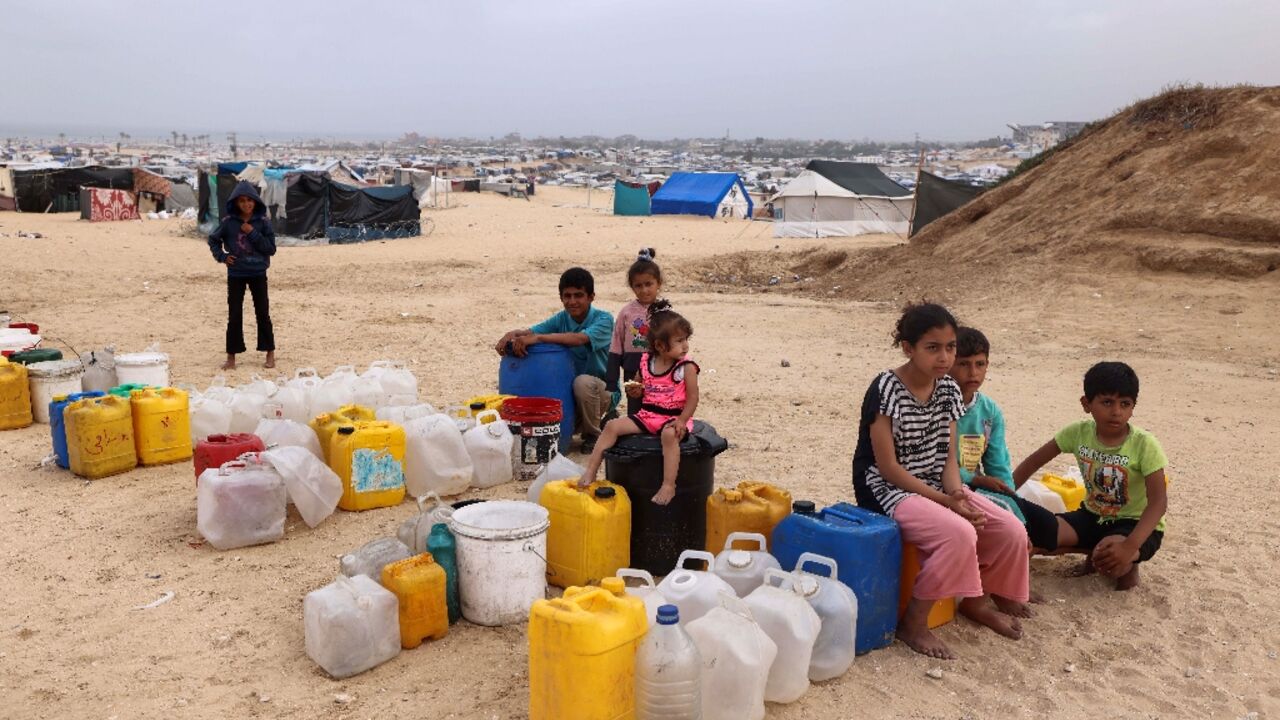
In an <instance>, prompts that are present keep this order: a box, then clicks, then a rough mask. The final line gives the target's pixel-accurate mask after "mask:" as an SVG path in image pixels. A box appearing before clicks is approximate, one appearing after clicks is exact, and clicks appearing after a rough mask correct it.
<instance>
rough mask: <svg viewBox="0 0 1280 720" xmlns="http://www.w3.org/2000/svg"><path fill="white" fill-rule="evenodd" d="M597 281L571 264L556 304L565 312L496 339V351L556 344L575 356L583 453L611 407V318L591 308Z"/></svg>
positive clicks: (520, 350) (522, 350) (576, 403)
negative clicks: (607, 375)
mask: <svg viewBox="0 0 1280 720" xmlns="http://www.w3.org/2000/svg"><path fill="white" fill-rule="evenodd" d="M595 299H596V281H595V278H594V277H592V276H591V273H590V272H589V271H588V270H586V269H584V268H580V267H572V268H569V269H568V270H565V271H564V273H563V274H561V275H560V304H561V305H563V306H564V310H561V311H560V312H558V313H556V314H555V315H552V316H551V317H549V318H547V319H546V320H543V321H542V322H540V323H538V324H537V325H534V326H533V327H530V328H527V329H526V328H520V329H517V330H512V331H510V332H508V333H506V334H505V335H503V336H502V338H501V339H500V340H498V344H497V346H496V349H497V351H498V354H499V355H505V354H507V353H508V352H510V353H511V354H513V355H515V356H516V357H524V356H525V355H527V354H528V352H529V350H528V348H529V346H530V345H536V344H538V343H554V344H556V345H563V346H564V347H566V348H568V350H569V354H570V355H572V356H573V369H574V379H573V400H574V410H575V413H574V425H575V426H576V428H575V429H576V430H578V431H579V432H580V433H581V434H582V452H584V453H589V452H591V449H592V448H593V447H595V443H596V438H598V437H599V436H600V425H601V421H602V419H603V417H604V415H605V413H606V412H608V411H609V410H610V409H611V408H612V407H613V393H612V392H610V391H609V390H608V389H606V388H605V381H604V377H605V369H606V366H607V364H608V359H609V343H610V342H611V341H612V340H613V316H612V315H610V314H609V313H608V312H606V311H604V310H601V309H600V308H598V307H595V306H593V305H592V304H591V303H592V302H594V301H595Z"/></svg>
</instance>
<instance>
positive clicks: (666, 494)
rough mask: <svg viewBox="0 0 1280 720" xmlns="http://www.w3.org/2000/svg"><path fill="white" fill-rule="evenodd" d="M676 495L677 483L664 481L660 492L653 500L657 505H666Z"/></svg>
mask: <svg viewBox="0 0 1280 720" xmlns="http://www.w3.org/2000/svg"><path fill="white" fill-rule="evenodd" d="M675 496H676V485H675V483H671V484H670V485H668V484H666V483H662V487H661V488H659V489H658V493H657V494H656V495H654V496H653V502H654V504H655V505H666V504H667V503H669V502H671V498H674V497H675Z"/></svg>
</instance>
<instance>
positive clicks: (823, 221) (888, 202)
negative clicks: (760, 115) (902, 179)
mask: <svg viewBox="0 0 1280 720" xmlns="http://www.w3.org/2000/svg"><path fill="white" fill-rule="evenodd" d="M770 202H772V203H773V218H774V219H773V236H774V237H810V238H812V237H842V236H853V235H865V234H868V233H896V234H898V235H906V234H907V230H908V229H909V226H910V217H911V205H912V198H911V191H910V190H907V189H906V188H904V187H902V186H901V185H899V184H897V183H895V182H894V181H892V180H890V179H889V177H888V176H887V175H885V174H884V173H882V172H880V168H878V167H876V166H875V165H871V164H868V163H854V162H838V161H834V160H813V161H810V162H809V164H808V165H806V166H805V169H804V171H803V172H801V173H800V174H799V175H797V176H796V177H795V178H793V179H792V180H791V181H790V182H788V183H787V184H786V186H785V187H783V188H782V190H781V191H779V192H778V194H776V195H774V196H773V197H772V198H771V199H770Z"/></svg>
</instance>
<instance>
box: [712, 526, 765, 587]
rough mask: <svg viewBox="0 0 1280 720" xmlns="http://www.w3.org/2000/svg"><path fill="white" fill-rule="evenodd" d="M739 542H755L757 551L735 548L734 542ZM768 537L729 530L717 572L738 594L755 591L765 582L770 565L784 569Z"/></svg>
mask: <svg viewBox="0 0 1280 720" xmlns="http://www.w3.org/2000/svg"><path fill="white" fill-rule="evenodd" d="M740 541H750V542H754V543H755V544H756V549H754V550H736V549H734V547H733V545H734V543H736V542H740ZM768 542H769V541H768V540H766V539H765V537H764V535H761V534H760V533H745V532H735V533H729V537H728V538H726V539H725V541H724V550H723V551H722V552H721V553H720V554H719V555H717V556H716V562H715V566H714V571H715V574H716V575H718V576H720V579H722V580H724V581H725V582H727V583H729V585H730V586H732V587H733V591H734V592H736V593H738V597H740V598H742V597H746V596H748V595H750V594H751V591H752V590H755V589H756V588H758V587H760V583H762V582H764V572H765V570H768V569H769V568H774V569H781V568H782V566H781V565H779V564H778V561H777V559H776V558H774V557H773V556H772V555H770V554H769V551H768Z"/></svg>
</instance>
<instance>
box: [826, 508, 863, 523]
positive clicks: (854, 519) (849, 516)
mask: <svg viewBox="0 0 1280 720" xmlns="http://www.w3.org/2000/svg"><path fill="white" fill-rule="evenodd" d="M821 512H822V514H826V515H832V516H834V517H838V518H840V519H841V520H847V521H849V522H851V523H853V524H854V525H865V524H866V521H865V520H863V519H862V518H860V517H858V516H857V515H853V514H850V513H846V512H841V511H840V509H839V508H837V507H835V506H834V505H832V506H831V507H827V508H823V509H822V511H821Z"/></svg>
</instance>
